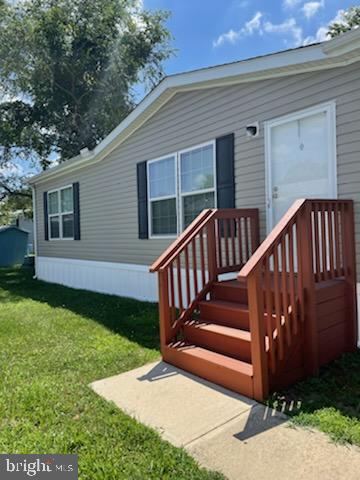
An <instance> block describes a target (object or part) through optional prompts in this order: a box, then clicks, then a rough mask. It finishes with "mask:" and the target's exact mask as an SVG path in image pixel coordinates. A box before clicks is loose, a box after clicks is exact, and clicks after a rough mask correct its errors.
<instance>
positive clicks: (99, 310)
mask: <svg viewBox="0 0 360 480" xmlns="http://www.w3.org/2000/svg"><path fill="white" fill-rule="evenodd" d="M25 298H27V299H32V300H34V301H37V302H42V303H46V304H48V305H50V306H51V307H54V308H65V309H67V310H71V311H72V312H73V313H75V314H78V315H81V316H82V317H85V318H88V319H90V320H94V321H96V322H98V323H100V324H102V325H103V326H105V327H106V328H108V329H109V330H111V331H113V332H115V333H117V334H119V335H122V336H124V337H126V338H128V339H129V340H131V341H133V342H136V343H138V344H139V345H142V346H143V347H145V348H150V349H158V348H159V329H158V325H159V320H158V308H157V304H155V303H149V302H140V301H137V300H133V299H130V298H122V297H117V296H114V295H105V294H101V293H95V292H89V291H85V290H76V289H73V288H68V287H64V286H62V285H57V284H51V283H46V282H42V281H39V280H34V279H33V269H32V268H30V267H22V268H16V269H4V268H0V302H1V303H3V304H4V303H6V302H18V301H21V300H23V299H25Z"/></svg>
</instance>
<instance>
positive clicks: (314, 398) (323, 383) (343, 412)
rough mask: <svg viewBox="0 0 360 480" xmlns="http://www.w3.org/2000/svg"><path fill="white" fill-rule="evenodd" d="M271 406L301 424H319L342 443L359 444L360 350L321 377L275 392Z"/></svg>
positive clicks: (339, 361) (326, 369)
mask: <svg viewBox="0 0 360 480" xmlns="http://www.w3.org/2000/svg"><path fill="white" fill-rule="evenodd" d="M268 403H269V405H272V406H273V407H275V408H277V409H279V410H281V411H283V412H284V413H287V414H288V415H290V416H292V418H293V421H294V422H295V423H296V424H298V425H303V426H308V427H316V428H318V429H319V430H322V431H323V432H325V433H327V434H329V435H330V436H331V438H332V439H333V440H335V441H336V442H340V443H351V444H355V445H358V446H360V351H359V350H358V351H357V352H356V353H351V354H346V355H343V356H342V358H340V359H339V360H336V361H335V362H333V363H331V364H330V365H328V366H327V367H325V368H322V369H321V371H320V375H319V376H318V377H313V378H309V379H307V380H305V381H304V382H300V383H298V384H296V385H294V386H293V387H292V388H290V389H288V390H286V391H283V392H280V393H277V394H274V395H273V396H272V398H271V399H270V400H269V401H268Z"/></svg>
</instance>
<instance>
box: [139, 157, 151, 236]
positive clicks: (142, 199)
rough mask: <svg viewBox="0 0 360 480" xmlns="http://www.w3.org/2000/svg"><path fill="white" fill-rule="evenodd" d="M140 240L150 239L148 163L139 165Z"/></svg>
mask: <svg viewBox="0 0 360 480" xmlns="http://www.w3.org/2000/svg"><path fill="white" fill-rule="evenodd" d="M137 196H138V224H139V238H141V239H145V238H149V228H148V202H147V171H146V162H141V163H138V164H137Z"/></svg>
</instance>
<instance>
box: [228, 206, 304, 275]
mask: <svg viewBox="0 0 360 480" xmlns="http://www.w3.org/2000/svg"><path fill="white" fill-rule="evenodd" d="M305 203H306V199H305V198H301V199H299V200H296V201H295V202H294V203H293V204H292V206H291V207H290V208H289V210H288V211H287V212H286V213H285V215H284V216H283V217H282V218H281V220H280V222H279V223H277V224H276V226H275V227H274V228H273V229H272V231H271V232H270V233H269V235H268V236H267V237H266V238H265V240H264V241H263V242H262V243H261V244H260V246H259V248H258V249H257V250H256V251H255V252H254V254H253V255H252V257H251V258H250V259H249V260H248V261H247V262H246V264H245V265H244V266H243V268H242V269H241V270H240V272H239V273H238V279H244V278H247V277H248V276H249V275H250V274H251V272H252V271H253V270H254V269H255V268H256V267H257V266H258V265H259V263H260V262H261V261H262V260H263V258H264V257H265V256H266V255H267V254H268V252H269V250H270V249H271V248H272V247H273V246H274V245H275V243H276V241H277V240H278V239H279V237H280V236H281V235H282V234H283V232H284V229H285V228H286V227H287V226H288V225H289V223H290V222H291V221H292V220H293V218H294V215H296V214H297V213H298V212H299V211H300V210H301V209H302V208H303V206H304V204H305Z"/></svg>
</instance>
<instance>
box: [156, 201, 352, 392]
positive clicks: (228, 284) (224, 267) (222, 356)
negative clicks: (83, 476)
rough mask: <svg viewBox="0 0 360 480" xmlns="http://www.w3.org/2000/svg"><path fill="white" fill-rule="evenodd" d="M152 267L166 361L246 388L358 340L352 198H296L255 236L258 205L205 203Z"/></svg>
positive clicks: (312, 370) (261, 387)
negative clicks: (223, 206) (212, 205)
mask: <svg viewBox="0 0 360 480" xmlns="http://www.w3.org/2000/svg"><path fill="white" fill-rule="evenodd" d="M151 270H152V271H157V272H158V273H159V309H160V332H161V351H162V355H163V358H164V360H165V361H167V362H168V363H170V364H173V365H176V366H178V367H180V368H182V369H184V370H186V371H189V372H192V373H194V374H195V375H198V376H200V377H202V378H205V379H207V380H210V381H212V382H214V383H217V384H219V385H222V386H224V387H226V388H229V389H231V390H234V391H236V392H238V393H241V394H243V395H246V396H248V397H251V398H255V399H257V400H262V399H264V398H266V397H267V396H268V394H269V392H270V391H273V390H275V389H280V388H283V387H286V386H288V385H290V384H292V383H294V382H296V381H298V380H300V379H302V378H304V377H306V376H308V375H313V374H316V373H317V371H318V369H319V367H320V366H321V365H324V364H326V363H328V362H329V361H331V360H333V359H335V358H337V357H338V356H340V355H341V354H342V353H343V352H346V351H351V350H353V349H354V348H356V341H357V329H356V324H357V322H356V302H355V278H356V277H355V251H354V222H353V206H352V202H351V201H345V200H342V201H338V200H299V201H297V202H296V203H295V204H294V205H293V206H292V207H291V208H290V210H289V211H288V212H287V214H286V215H285V216H284V218H283V219H282V220H281V221H280V222H279V224H278V225H277V226H276V227H275V229H274V230H273V232H272V233H271V234H270V235H269V236H268V237H267V238H266V239H265V240H264V242H263V243H262V244H261V245H259V220H258V212H257V210H255V209H245V210H242V209H223V210H205V211H204V212H202V214H200V215H199V217H198V218H197V219H196V220H195V221H194V222H193V223H192V224H191V225H190V226H189V227H188V228H187V229H186V230H185V232H184V233H183V234H182V235H181V236H180V237H179V238H178V239H177V240H176V241H175V242H174V243H173V245H171V246H170V247H169V249H168V250H167V251H166V252H165V253H164V254H163V255H162V256H161V257H160V258H159V259H158V260H157V261H156V262H155V263H154V265H153V266H152V268H151ZM231 274H232V275H233V276H235V278H233V279H226V278H225V279H224V278H221V277H224V275H225V276H226V275H227V276H229V275H231Z"/></svg>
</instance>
